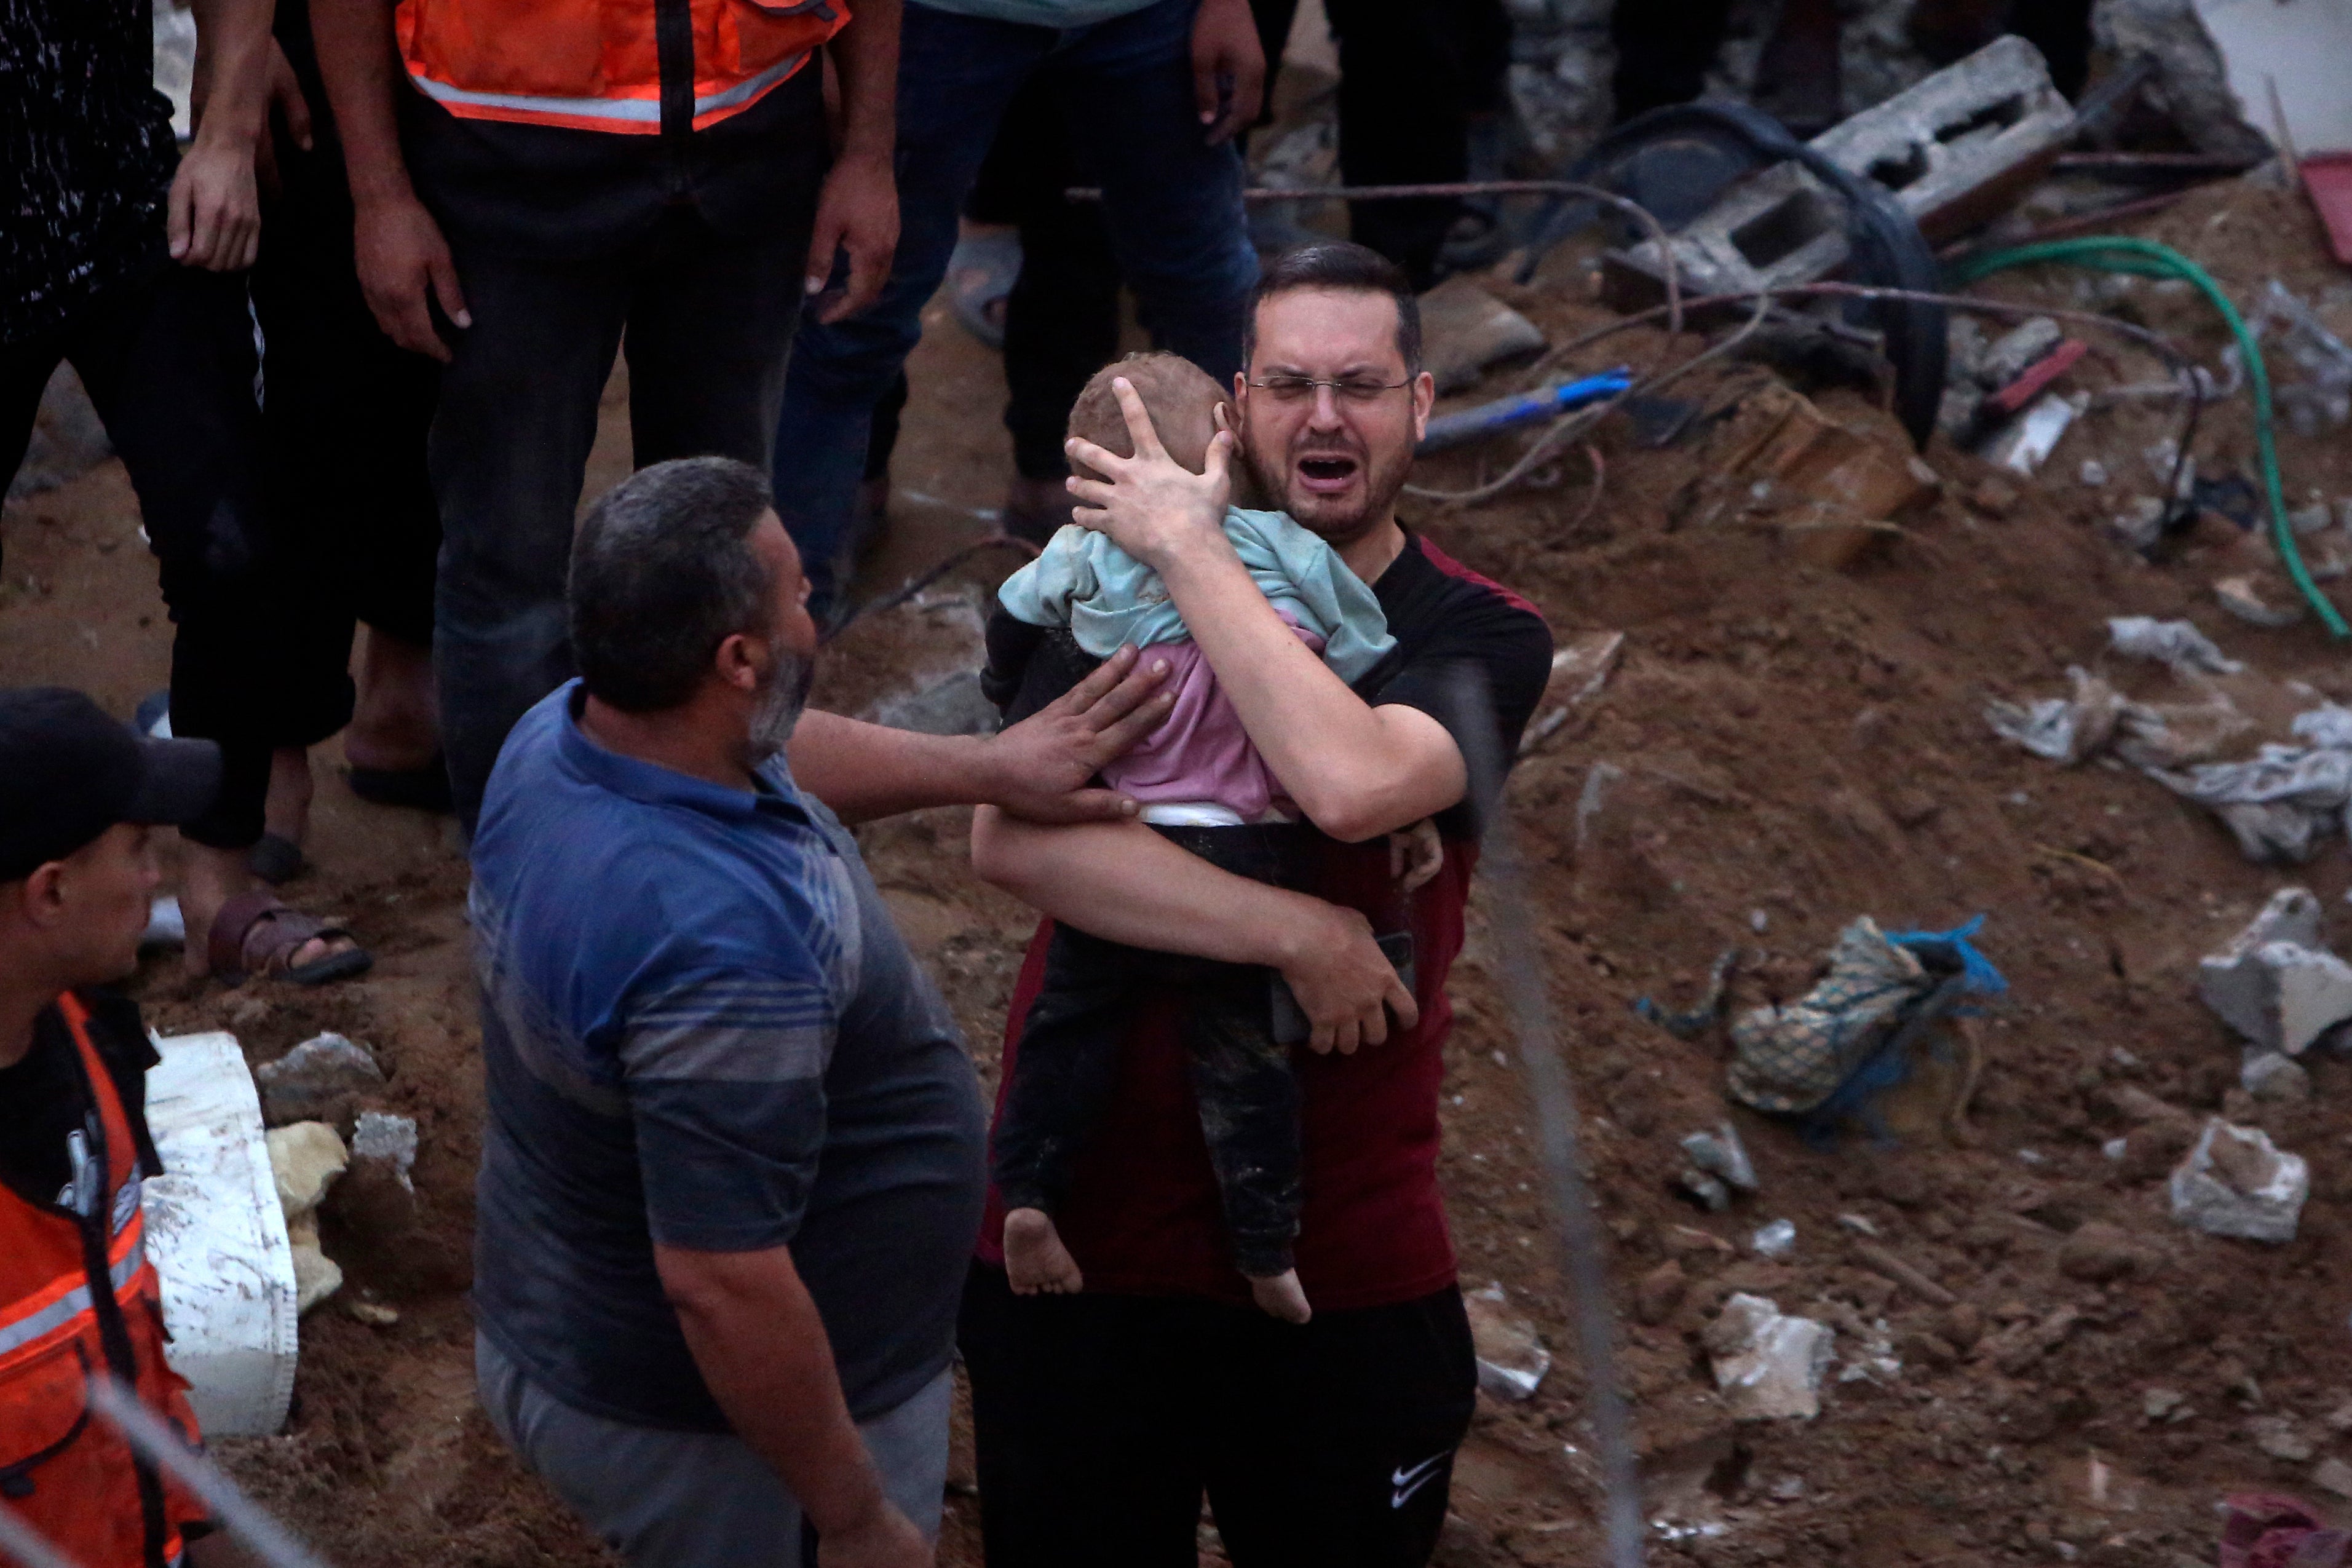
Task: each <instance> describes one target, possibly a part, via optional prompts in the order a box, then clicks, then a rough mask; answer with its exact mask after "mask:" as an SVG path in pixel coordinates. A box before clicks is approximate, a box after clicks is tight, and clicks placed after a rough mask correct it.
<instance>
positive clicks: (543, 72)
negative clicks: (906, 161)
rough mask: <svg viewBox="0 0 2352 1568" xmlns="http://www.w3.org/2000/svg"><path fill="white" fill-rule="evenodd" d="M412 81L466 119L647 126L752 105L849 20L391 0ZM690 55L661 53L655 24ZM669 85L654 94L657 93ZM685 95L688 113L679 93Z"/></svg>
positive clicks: (752, 5)
mask: <svg viewBox="0 0 2352 1568" xmlns="http://www.w3.org/2000/svg"><path fill="white" fill-rule="evenodd" d="M396 17H397V20H396V26H397V30H398V33H399V37H400V53H401V58H402V59H403V60H404V62H405V63H406V65H407V67H408V79H409V80H411V81H413V82H415V84H416V87H417V90H418V91H420V92H423V93H425V95H426V96H427V97H429V98H431V99H433V100H435V101H436V102H437V103H439V104H440V105H441V106H442V107H443V108H444V109H446V110H449V112H450V113H452V114H455V115H457V116H459V117H461V118H464V119H468V120H512V121H523V122H525V123H528V124H533V125H564V126H570V127H572V129H574V130H579V131H618V132H635V133H636V134H640V135H651V134H654V133H656V132H661V131H663V130H665V129H667V130H673V131H677V130H683V129H685V128H686V126H687V125H688V123H690V124H691V125H692V128H693V129H695V130H697V131H699V130H701V129H703V128H704V127H705V126H709V125H715V124H717V123H718V122H719V121H721V120H724V119H726V118H727V117H728V116H730V115H732V114H740V113H741V112H742V111H743V110H746V109H748V108H750V107H751V105H752V104H754V103H756V102H758V101H759V100H760V99H761V97H763V96H764V95H765V94H766V93H767V92H768V90H769V89H771V88H773V87H774V86H775V85H776V84H777V83H779V82H781V81H782V80H783V79H785V78H787V77H789V76H791V75H792V74H793V72H794V71H797V70H798V69H800V68H801V67H803V65H806V64H807V63H808V61H809V58H810V57H811V56H812V55H814V53H815V52H816V50H817V48H818V47H820V46H822V45H823V44H824V41H825V40H826V39H828V38H830V37H833V36H834V34H835V33H837V32H839V31H840V30H841V29H842V27H843V26H845V25H846V24H847V22H848V20H849V8H848V5H847V3H846V0H400V5H399V10H398V12H397V13H396ZM666 22H667V23H668V24H669V25H670V26H672V27H673V28H675V26H676V25H677V23H681V22H682V23H686V24H688V33H689V39H690V42H691V44H692V47H693V54H692V57H691V58H687V56H686V54H685V51H684V50H683V49H680V48H678V47H677V45H678V44H679V43H683V42H687V41H689V39H680V38H677V37H675V36H673V39H672V42H671V48H670V50H669V51H667V52H669V53H670V54H671V58H668V59H667V60H666V59H664V58H663V56H664V54H665V52H666V51H665V50H664V48H663V47H662V44H661V41H660V39H659V34H660V33H661V31H662V30H663V26H664V24H665V23H666ZM665 86H667V87H668V88H669V89H671V91H670V94H669V101H668V102H667V103H665V102H664V98H665V94H664V90H663V89H664V88H665ZM689 89H690V90H691V100H690V103H691V119H690V121H689V118H688V104H689V99H688V90H689Z"/></svg>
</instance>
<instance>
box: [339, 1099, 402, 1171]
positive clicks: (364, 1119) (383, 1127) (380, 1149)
mask: <svg viewBox="0 0 2352 1568" xmlns="http://www.w3.org/2000/svg"><path fill="white" fill-rule="evenodd" d="M352 1159H353V1160H382V1161H383V1162H384V1163H387V1164H389V1165H391V1166H392V1168H393V1169H394V1170H395V1171H397V1172H399V1173H400V1179H401V1180H402V1181H403V1182H405V1181H407V1180H408V1173H409V1171H410V1170H411V1169H412V1168H413V1167H414V1166H415V1163H416V1123H415V1121H414V1120H413V1119H412V1118H409V1117H406V1116H387V1115H385V1114H384V1113H383V1111H380V1110H363V1111H362V1112H360V1119H359V1125H358V1126H357V1127H356V1128H354V1129H353V1130H352Z"/></svg>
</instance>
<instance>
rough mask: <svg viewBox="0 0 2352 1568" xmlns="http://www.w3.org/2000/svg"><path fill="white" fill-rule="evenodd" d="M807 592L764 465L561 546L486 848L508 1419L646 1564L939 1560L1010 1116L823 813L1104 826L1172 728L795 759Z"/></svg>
mask: <svg viewBox="0 0 2352 1568" xmlns="http://www.w3.org/2000/svg"><path fill="white" fill-rule="evenodd" d="M806 593H807V590H806V584H805V580H804V579H803V576H802V574H801V571H800V565H799V561H798V557H797V555H796V554H795V553H794V552H793V546H792V543H791V542H790V541H789V540H788V539H787V538H786V537H785V534H784V531H783V529H782V525H781V524H779V523H778V521H776V517H775V514H774V512H773V511H772V510H770V507H769V499H768V481H767V479H766V478H765V476H763V475H762V474H761V473H760V472H759V471H758V470H757V469H754V468H750V467H748V466H746V465H744V464H741V463H738V462H733V461H730V460H729V459H725V458H693V459H688V460H685V461H680V462H671V463H664V464H660V465H657V466H656V467H654V468H648V469H646V470H645V471H643V472H641V473H639V474H637V475H636V476H635V477H634V478H632V479H629V480H627V481H626V482H625V483H624V484H623V485H621V486H620V487H619V488H618V489H614V491H613V492H612V494H611V495H610V496H608V497H607V498H606V499H605V500H604V501H603V502H602V503H601V504H600V505H599V506H598V507H597V509H596V510H595V511H594V512H593V514H592V515H591V516H590V517H589V519H588V520H587V521H586V522H585V523H583V525H582V528H581V530H580V533H579V536H578V539H577V542H575V544H574V547H573V552H572V578H571V590H570V598H571V631H572V646H573V652H574V655H575V658H576V659H577V663H578V668H579V669H580V671H581V676H580V679H576V680H573V681H572V682H571V683H569V684H567V685H565V686H564V687H562V689H559V690H557V691H556V692H554V693H553V694H551V696H549V697H548V698H547V699H546V700H543V701H541V703H539V704H538V706H536V707H535V708H533V709H532V710H530V712H529V713H528V714H526V715H525V716H524V718H523V719H522V721H520V723H519V724H517V725H516V727H515V729H514V731H513V733H512V734H511V735H510V736H509V739H508V741H507V742H506V747H505V750H504V751H503V752H501V754H500V756H499V763H498V767H497V770H496V772H495V773H493V775H492V777H491V780H490V785H489V790H488V795H487V797H486V800H485V804H484V808H483V813H482V818H481V826H480V828H479V831H478V833H477V835H476V837H475V839H474V846H473V860H474V887H473V897H472V907H471V910H470V915H471V920H472V923H473V927H474V933H475V941H476V944H477V953H478V970H479V976H480V981H481V986H482V997H483V1006H482V1055H483V1061H484V1066H485V1068H486V1069H487V1074H488V1124H487V1126H486V1128H485V1131H484V1136H483V1152H482V1170H481V1177H480V1183H479V1189H478V1218H477V1241H476V1265H475V1269H476V1272H475V1288H474V1289H475V1303H476V1309H477V1314H478V1325H479V1331H478V1340H477V1346H476V1350H477V1371H478V1376H479V1381H480V1388H481V1394H482V1399H483V1403H484V1405H485V1406H486V1407H487V1408H488V1412H489V1415H490V1418H491V1421H492V1423H493V1425H495V1426H497V1427H498V1429H499V1432H500V1434H501V1435H502V1436H504V1437H505V1438H506V1439H507V1441H508V1442H509V1444H510V1445H512V1446H513V1447H515V1449H516V1450H517V1451H518V1452H519V1453H520V1454H521V1456H522V1457H523V1458H524V1459H525V1460H526V1461H527V1462H528V1463H529V1464H530V1466H531V1467H532V1468H534V1469H536V1470H537V1471H538V1472H539V1473H540V1474H541V1476H542V1477H544V1478H545V1479H547V1480H548V1482H549V1483H550V1484H551V1485H552V1486H553V1487H554V1489H556V1490H557V1492H558V1493H560V1494H561V1495H562V1497H563V1498H564V1500H566V1501H567V1502H568V1503H569V1504H570V1505H571V1506H572V1508H573V1509H574V1510H577V1511H578V1512H579V1513H580V1514H581V1515H582V1516H583V1518H584V1519H585V1520H586V1521H588V1522H589V1523H590V1524H591V1525H592V1526H593V1528H594V1529H595V1530H596V1531H598V1533H600V1534H601V1535H603V1536H604V1539H605V1540H606V1541H608V1542H611V1543H612V1544H613V1545H614V1547H615V1548H616V1549H617V1550H618V1551H619V1552H621V1553H622V1554H623V1555H624V1556H625V1558H626V1559H627V1560H628V1561H629V1562H630V1563H632V1564H635V1565H637V1568H646V1565H651V1564H661V1565H665V1568H667V1565H671V1564H677V1565H680V1568H683V1565H686V1564H697V1565H701V1564H709V1563H730V1564H773V1565H777V1568H783V1565H800V1564H803V1563H806V1564H815V1563H824V1564H825V1565H827V1568H835V1565H847V1564H857V1565H860V1568H864V1565H868V1564H870V1565H876V1568H882V1565H887V1568H907V1565H911V1564H917V1563H923V1564H928V1563H929V1562H930V1561H931V1546H930V1542H929V1538H930V1537H931V1536H933V1535H934V1534H935V1533H936V1531H937V1528H938V1519H939V1510H940V1489H941V1485H942V1482H943V1480H944V1479H945V1472H946V1465H947V1411H948V1398H949V1379H948V1361H949V1352H950V1344H951V1342H952V1340H953V1336H954V1328H955V1316H956V1306H957V1301H958V1298H959V1294H960V1290H961V1283H962V1279H963V1275H964V1269H965V1264H966V1260H967V1258H968V1257H969V1255H970V1253H971V1245H972V1240H973V1237H974V1234H975V1231H976V1228H977V1226H978V1223H979V1218H980V1211H981V1199H982V1142H983V1137H984V1132H983V1127H984V1117H983V1113H982V1106H981V1102H980V1097H979V1090H978V1086H977V1083H976V1081H975V1079H974V1077H973V1073H972V1068H971V1062H970V1061H969V1059H968V1058H966V1056H965V1054H964V1050H963V1042H962V1040H961V1037H960V1035H959V1034H958V1032H957V1029H956V1026H955V1023H954V1021H953V1019H952V1017H951V1016H950V1014H949V1011H948V1009H947V1006H946V1005H945V1004H944V1003H943V1002H942V1001H941V1000H940V995H939V994H938V992H937V991H936V990H935V989H934V988H933V987H932V985H931V984H930V982H929V979H928V978H927V977H926V976H925V975H924V973H923V972H922V970H921V969H920V968H919V967H918V966H917V964H916V963H915V962H914V959H913V958H912V956H911V955H910V954H909V953H908V951H907V947H906V945H905V943H904V942H902V941H901V940H900V938H899V935H898V931H897V930H896V929H895V928H894V927H893V925H892V923H891V921H890V916H889V913H888V911H887V909H886V908H885V906H884V904H883V902H882V900H881V897H880V895H879V894H878V893H877V891H876V889H875V886H874V881H873V879H872V878H871V877H870V876H869V875H868V874H867V873H866V867H865V865H864V863H863V862H862V861H861V860H860V859H859V858H858V853H857V847H856V842H855V841H854V840H853V839H852V838H851V837H850V835H849V834H848V832H847V831H846V830H845V828H844V827H843V826H842V822H841V816H836V815H835V810H833V809H828V807H827V805H825V804H824V803H823V801H821V800H820V799H819V798H818V797H819V796H823V797H824V799H825V800H830V801H831V802H832V803H833V805H834V806H835V807H837V808H838V809H839V811H840V813H841V815H842V816H850V817H852V818H853V819H854V818H857V817H862V816H879V815H882V814H884V813H885V812H888V811H895V810H905V809H909V808H911V807H913V806H917V805H944V804H952V803H954V802H957V801H967V802H977V801H983V800H988V801H996V802H999V803H1003V804H1008V805H1010V806H1011V807H1012V808H1013V809H1015V810H1022V809H1024V808H1025V809H1027V810H1029V811H1031V812H1034V813H1041V814H1044V815H1047V816H1053V815H1057V814H1058V815H1063V816H1068V815H1070V814H1073V813H1076V814H1085V813H1088V812H1093V813H1095V814H1097V815H1098V814H1100V813H1101V812H1103V811H1104V810H1106V809H1112V810H1115V809H1116V803H1115V802H1111V801H1107V800H1106V799H1105V798H1104V797H1103V796H1102V795H1100V793H1099V792H1087V791H1084V790H1082V789H1081V788H1080V786H1082V785H1083V784H1085V782H1086V780H1087V778H1088V777H1089V776H1091V774H1092V773H1094V771H1095V769H1096V768H1097V767H1098V766H1099V765H1100V763H1101V762H1102V761H1104V760H1107V759H1108V757H1111V756H1116V755H1117V754H1118V752H1121V751H1123V750H1125V748H1126V746H1127V745H1128V744H1129V743H1130V742H1132V740H1133V739H1134V738H1135V737H1136V736H1137V735H1138V734H1139V733H1141V732H1142V731H1143V730H1145V729H1147V728H1148V727H1149V726H1150V725H1151V724H1154V723H1157V722H1158V721H1159V720H1160V717H1161V716H1162V715H1163V714H1164V712H1165V702H1164V700H1162V699H1160V698H1158V697H1154V696H1151V695H1150V687H1151V685H1152V684H1153V683H1154V679H1155V678H1154V677H1151V676H1148V675H1135V676H1132V677H1129V674H1128V670H1129V668H1130V667H1131V663H1132V656H1131V655H1130V656H1129V659H1128V660H1126V661H1122V662H1121V663H1119V664H1118V665H1117V666H1115V667H1113V668H1111V670H1110V672H1109V674H1108V677H1107V678H1106V679H1100V680H1098V681H1097V682H1096V683H1095V685H1094V686H1093V687H1092V688H1091V689H1088V690H1087V691H1084V692H1081V693H1076V694H1074V699H1075V700H1073V701H1071V702H1070V703H1068V704H1067V705H1066V706H1065V707H1064V708H1063V709H1062V710H1060V711H1059V712H1058V713H1056V714H1055V715H1052V716H1050V720H1049V722H1048V723H1046V724H1045V725H1043V726H1040V727H1038V728H1036V729H1031V730H1025V731H1020V732H1016V731H1006V732H1005V733H1004V734H1003V735H1000V736H998V737H995V738H994V739H992V740H990V741H985V742H982V741H974V740H971V739H968V738H967V739H957V740H947V739H940V738H934V737H925V736H915V735H908V734H905V733H902V732H898V731H883V730H878V729H877V728H875V727H874V726H870V725H861V724H857V723H856V722H854V721H849V720H845V719H841V718H838V717H836V716H834V715H829V714H809V715H807V716H806V722H805V723H803V724H800V725H799V733H798V734H797V735H795V733H794V731H795V724H796V721H799V720H801V719H802V717H803V715H802V711H801V710H802V702H803V698H804V697H805V695H806V693H807V690H808V684H809V677H810V673H811V669H812V660H813V658H814V654H815V651H816V635H815V629H814V625H813V624H812V623H811V621H810V619H809V616H808V613H807V609H806V607H805V603H804V601H805V598H806ZM788 741H790V742H791V745H792V755H791V757H790V759H789V763H790V765H788V761H787V758H786V755H785V750H784V748H785V745H786V742H788ZM795 773H798V775H799V777H798V779H797V781H796V779H795ZM804 1537H805V1538H806V1539H804Z"/></svg>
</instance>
